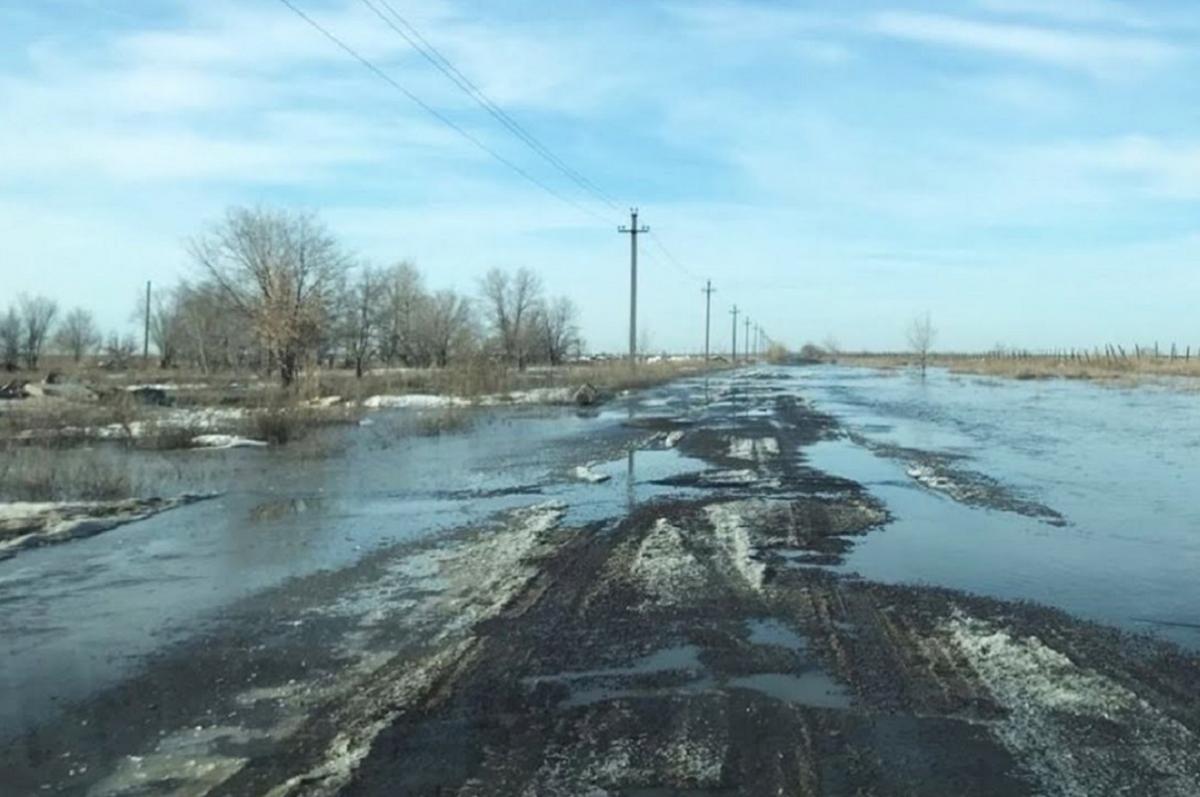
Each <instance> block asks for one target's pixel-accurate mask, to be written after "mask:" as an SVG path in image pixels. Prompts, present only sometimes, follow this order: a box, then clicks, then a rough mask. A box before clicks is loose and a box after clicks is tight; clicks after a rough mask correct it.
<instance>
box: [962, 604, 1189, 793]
mask: <svg viewBox="0 0 1200 797" xmlns="http://www.w3.org/2000/svg"><path fill="white" fill-rule="evenodd" d="M942 630H943V631H944V632H945V633H946V634H947V635H948V636H949V638H950V640H951V642H952V644H953V645H954V646H955V647H956V648H957V649H958V650H959V652H960V653H961V654H962V655H963V657H964V658H965V659H966V660H967V662H968V664H969V665H970V666H971V668H972V669H973V670H974V671H975V672H976V673H977V674H978V676H979V679H980V681H981V682H982V683H983V685H984V686H985V687H987V689H988V691H989V692H990V693H991V694H992V696H993V698H994V699H995V700H996V702H997V703H999V704H1000V706H1001V707H1002V708H1004V709H1005V711H1006V716H1005V717H1004V719H1003V720H1001V721H1000V722H999V723H998V724H997V725H996V726H994V733H995V734H996V736H997V737H998V738H999V740H1000V741H1001V743H1002V744H1004V745H1005V747H1007V748H1008V749H1009V751H1010V752H1012V754H1013V757H1014V759H1015V760H1017V761H1018V762H1021V764H1022V765H1023V766H1024V767H1025V768H1026V769H1028V770H1029V771H1030V772H1031V773H1032V774H1033V775H1034V777H1035V778H1036V779H1037V780H1038V781H1039V782H1040V784H1041V785H1042V787H1043V789H1044V790H1045V791H1046V793H1052V794H1061V795H1068V796H1069V797H1076V796H1078V797H1086V796H1087V795H1093V794H1105V793H1113V792H1114V788H1113V787H1115V786H1117V785H1118V784H1120V783H1121V777H1122V775H1123V773H1124V772H1125V771H1126V770H1127V769H1128V765H1127V764H1126V760H1128V759H1142V760H1143V761H1144V762H1146V766H1147V767H1148V768H1150V769H1153V770H1156V771H1158V772H1160V773H1161V774H1162V781H1161V783H1160V784H1159V785H1160V787H1161V790H1159V791H1156V792H1155V793H1156V794H1164V795H1180V797H1182V796H1183V795H1194V794H1200V779H1197V777H1196V772H1197V769H1196V750H1197V749H1198V747H1197V746H1198V744H1200V740H1197V739H1196V738H1195V736H1194V735H1193V734H1192V732H1191V731H1190V730H1188V728H1187V727H1186V726H1184V725H1182V724H1180V723H1179V722H1177V721H1176V720H1174V719H1172V718H1171V717H1168V716H1167V715H1165V714H1163V713H1162V712H1161V711H1160V710H1158V709H1157V708H1155V707H1154V706H1152V705H1150V704H1149V703H1148V702H1146V701H1145V700H1143V699H1142V698H1141V697H1139V696H1138V695H1137V694H1135V693H1134V692H1132V691H1131V690H1130V689H1129V688H1127V687H1126V686H1124V685H1122V684H1121V683H1118V682H1117V681H1115V680H1113V679H1112V678H1110V677H1108V676H1106V675H1103V674H1102V673H1099V672H1097V671H1095V670H1092V669H1090V668H1088V667H1084V666H1081V665H1079V664H1077V663H1076V662H1074V661H1072V660H1071V659H1070V658H1069V657H1067V656H1065V655H1064V654H1063V653H1061V652H1060V651H1058V650H1055V649H1054V648H1051V647H1049V646H1048V645H1046V644H1045V643H1044V642H1042V640H1040V639H1038V638H1037V637H1034V636H1029V637H1024V638H1018V637H1014V636H1013V635H1012V634H1010V633H1009V632H1008V631H1007V630H1004V629H1002V628H996V627H994V626H992V625H990V624H988V623H986V622H984V621H982V620H979V619H977V618H973V617H968V616H966V615H965V614H963V613H962V612H961V611H956V612H955V614H954V616H953V617H951V618H950V619H949V620H948V621H946V622H944V623H943V625H942ZM1114 720H1117V721H1119V724H1121V725H1127V726H1130V727H1132V728H1134V729H1135V734H1136V736H1135V739H1136V741H1135V742H1134V743H1133V744H1132V745H1130V744H1127V743H1125V742H1121V743H1119V744H1118V743H1114V744H1113V745H1112V746H1111V747H1110V746H1105V745H1086V746H1080V745H1078V744H1073V743H1072V742H1073V741H1074V740H1077V739H1078V738H1079V733H1080V728H1079V726H1078V724H1077V723H1080V722H1084V723H1092V722H1094V723H1097V724H1098V726H1099V727H1101V728H1106V727H1108V726H1109V725H1110V723H1111V722H1112V721H1114ZM1068 750H1073V751H1076V754H1074V755H1070V754H1066V755H1064V754H1063V753H1064V751H1068ZM1115 790H1116V791H1122V792H1124V791H1126V790H1125V789H1115Z"/></svg>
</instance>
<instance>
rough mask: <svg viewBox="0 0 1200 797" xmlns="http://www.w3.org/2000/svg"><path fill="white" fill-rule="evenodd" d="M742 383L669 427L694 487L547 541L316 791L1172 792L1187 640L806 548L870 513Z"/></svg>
mask: <svg viewBox="0 0 1200 797" xmlns="http://www.w3.org/2000/svg"><path fill="white" fill-rule="evenodd" d="M747 392H748V391H747ZM742 398H743V400H744V401H745V402H746V404H747V405H749V406H750V407H757V408H761V407H762V406H764V405H766V406H769V407H771V408H772V409H773V412H772V413H771V414H770V415H764V414H752V413H749V412H746V411H745V410H746V407H745V406H743V407H741V408H740V410H741V411H740V412H739V411H738V408H735V409H734V411H733V412H730V413H726V414H722V415H718V416H717V417H716V418H714V419H709V421H708V422H705V423H699V424H692V425H689V426H688V428H687V432H686V434H685V436H684V437H683V438H682V439H679V440H678V441H677V444H678V446H679V447H680V448H681V449H682V450H683V451H684V452H685V453H686V454H688V455H689V456H692V457H695V458H698V459H702V460H704V461H705V462H706V463H708V465H709V467H710V469H709V470H708V471H703V472H698V473H695V474H685V475H684V476H678V477H673V478H672V480H671V482H672V483H674V484H679V485H686V486H689V487H706V488H707V489H709V490H710V491H711V493H712V496H711V498H703V499H689V500H686V501H682V500H663V501H659V502H656V503H651V504H648V505H643V506H641V507H638V508H637V509H636V510H635V511H633V512H631V513H630V514H629V515H628V516H627V517H625V518H623V519H621V520H620V522H618V523H616V524H615V525H613V526H612V527H611V528H605V529H604V530H603V531H600V532H598V533H594V534H592V535H589V536H586V537H580V538H577V539H576V540H573V541H572V542H571V543H570V544H568V545H564V546H562V547H561V548H559V549H558V550H557V551H555V552H554V554H552V555H551V556H549V557H548V558H547V559H546V560H545V561H544V562H543V564H542V576H541V577H540V578H539V579H538V583H539V584H540V586H539V587H538V588H537V589H536V591H532V590H533V586H532V585H531V587H530V589H531V592H530V594H528V595H527V596H525V597H523V598H522V599H521V601H520V605H521V607H522V610H521V611H520V612H519V613H512V614H508V615H503V616H497V617H495V618H492V619H490V620H487V621H485V622H483V623H481V624H479V625H478V626H477V627H476V632H477V633H478V635H479V638H480V646H479V647H478V648H477V650H478V651H479V655H478V656H477V657H476V658H474V659H473V660H472V663H471V666H470V667H469V668H467V669H466V670H463V671H461V672H460V673H459V674H458V676H457V680H456V683H455V684H454V685H453V687H452V688H449V691H448V692H444V693H442V698H443V699H440V700H439V701H438V702H436V703H434V702H428V701H427V702H424V703H422V704H420V705H419V706H416V707H414V710H412V711H409V712H407V713H405V715H404V716H403V717H402V718H398V719H397V721H396V722H394V723H393V724H392V725H391V726H389V727H388V728H386V729H385V730H383V731H382V732H381V733H380V734H379V736H378V737H377V738H376V739H375V740H374V741H373V742H372V744H371V751H370V753H369V754H368V755H367V756H366V757H365V758H364V759H363V760H362V761H361V763H360V764H359V766H358V768H357V769H356V770H355V771H354V773H353V775H352V777H351V778H350V780H349V781H348V782H347V783H346V784H345V785H344V787H342V788H341V789H340V790H339V791H338V792H337V793H339V794H346V795H375V794H396V793H405V794H460V795H484V794H523V795H578V794H592V795H604V794H634V795H667V794H689V795H706V794H713V795H715V794H778V793H797V794H846V795H850V794H939V795H940V794H980V795H992V794H995V795H1013V794H1037V793H1055V794H1059V793H1061V794H1089V793H1090V794H1096V793H1112V792H1114V791H1119V790H1127V791H1131V792H1136V793H1147V794H1159V793H1161V794H1189V793H1194V790H1195V788H1196V786H1197V784H1198V783H1200V770H1198V769H1197V760H1198V756H1197V752H1196V750H1195V747H1196V746H1195V741H1196V740H1195V729H1196V728H1197V727H1198V726H1200V723H1198V722H1197V720H1198V716H1197V698H1196V695H1197V693H1196V691H1195V690H1194V687H1195V686H1196V685H1197V681H1198V679H1200V674H1198V673H1200V669H1197V666H1196V661H1195V659H1194V658H1192V657H1189V656H1185V655H1183V654H1181V653H1180V652H1179V651H1177V650H1175V649H1174V648H1171V647H1170V646H1168V645H1165V644H1161V643H1155V642H1151V641H1149V640H1133V639H1131V638H1129V637H1126V636H1122V635H1120V634H1117V633H1116V632H1113V631H1110V630H1107V629H1101V628H1099V627H1096V626H1092V625H1089V624H1086V623H1081V622H1078V621H1075V620H1073V619H1071V618H1069V617H1067V616H1066V615H1063V614H1061V613H1059V612H1055V611H1052V610H1048V609H1042V608H1039V607H1035V606H1028V605H1013V604H1004V603H1000V602H996V601H991V600H987V599H983V598H976V597H971V596H966V595H962V594H960V593H954V592H950V591H946V590H938V589H920V588H910V587H896V586H885V585H879V584H871V583H867V582H863V581H860V580H857V579H853V578H847V577H843V576H838V575H835V574H833V573H831V572H829V571H825V570H822V569H820V568H816V567H808V566H803V565H804V564H806V563H812V562H826V563H828V562H835V561H837V560H838V557H839V554H840V553H842V552H844V551H845V550H846V548H847V547H848V546H849V545H852V544H853V543H852V538H853V536H855V535H858V534H863V533H867V532H869V531H871V530H873V529H875V528H878V527H880V526H881V525H884V524H885V523H886V521H887V519H888V517H887V514H886V510H885V509H884V508H883V507H881V506H879V505H878V504H877V503H876V502H875V501H873V499H871V497H870V496H869V495H867V494H866V493H865V492H864V491H863V490H862V488H861V487H860V486H859V485H857V484H855V483H853V482H849V481H847V480H843V479H837V478H833V477H829V476H827V475H825V474H821V473H819V472H816V471H813V470H812V469H811V468H809V467H808V466H807V465H806V463H805V461H804V458H803V452H802V449H803V447H804V446H805V445H808V444H810V443H812V442H815V441H817V440H819V439H823V438H824V437H826V436H828V435H831V434H833V433H835V432H836V429H835V427H834V426H833V424H832V421H831V419H829V418H827V417H825V416H822V415H820V414H818V413H815V412H813V411H811V410H810V409H809V408H807V407H806V406H805V405H804V404H803V403H802V402H798V401H796V400H795V399H793V398H791V397H787V396H780V395H772V394H771V393H769V392H766V391H764V394H763V395H760V396H758V397H757V398H758V400H755V398H754V397H753V393H751V396H750V397H747V396H745V394H743V396H742ZM641 425H646V422H644V421H643V422H641ZM673 428H674V424H673V422H672V421H671V420H669V419H666V420H664V421H662V430H670V429H673ZM747 441H748V442H747ZM764 441H770V442H764ZM739 471H741V472H749V473H751V474H753V479H752V480H751V479H742V478H738V479H731V478H727V476H725V474H729V473H731V472H739ZM714 473H715V474H718V476H717V477H713V475H712V474H714ZM883 533H886V531H885V532H883ZM797 553H799V554H800V556H796V555H795V554H797ZM785 554H786V555H785ZM798 565H800V566H798ZM1038 684H1040V686H1031V685H1038ZM1063 690H1065V692H1066V696H1065V697H1064V694H1063ZM1189 690H1190V691H1189ZM1114 696H1115V697H1114ZM1147 740H1149V741H1147ZM1064 761H1067V762H1071V761H1074V762H1078V763H1076V764H1074V765H1070V764H1063V763H1062V762H1064ZM288 793H293V794H319V793H326V792H324V791H321V790H313V791H310V790H305V789H299V790H296V791H292V792H288Z"/></svg>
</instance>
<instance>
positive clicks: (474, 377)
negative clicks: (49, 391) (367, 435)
mask: <svg viewBox="0 0 1200 797" xmlns="http://www.w3.org/2000/svg"><path fill="white" fill-rule="evenodd" d="M726 367H728V366H727V365H726V364H724V363H723V362H714V363H711V364H709V365H707V366H706V365H705V363H703V362H702V361H700V360H670V361H668V360H664V361H659V362H643V363H639V364H638V365H637V366H636V367H634V368H631V367H630V366H629V364H628V363H626V362H624V361H609V362H597V363H587V364H574V365H568V366H559V367H553V368H552V367H531V368H528V369H526V370H524V371H517V370H516V369H509V368H505V367H504V366H502V365H500V364H498V363H496V362H493V361H491V360H487V359H483V358H480V359H475V360H471V361H467V362H463V363H459V364H456V365H454V366H453V367H449V368H440V369H439V368H397V369H378V370H376V371H374V372H371V373H368V374H367V375H366V376H364V377H363V378H362V379H356V378H355V376H354V374H353V372H351V371H345V370H322V369H310V370H309V371H307V372H306V373H305V374H304V376H303V377H302V379H301V381H300V382H299V384H297V385H296V386H294V387H293V388H292V389H289V390H284V389H282V388H280V387H279V386H278V385H277V384H275V383H274V382H273V381H272V380H270V379H264V378H260V377H258V376H255V375H253V374H241V375H234V374H222V375H218V376H204V375H202V374H197V373H187V372H175V371H172V372H162V371H157V370H147V371H141V370H133V371H126V372H120V373H112V372H108V371H101V370H98V369H90V370H89V369H79V370H77V371H75V372H74V373H72V374H70V378H72V379H77V380H78V381H79V383H80V384H83V385H86V386H88V387H90V388H91V389H92V391H94V393H95V394H96V397H95V398H94V399H66V398H58V397H46V398H39V399H28V400H23V401H8V402H0V441H20V442H21V443H22V444H24V445H30V446H41V447H57V448H72V447H79V446H82V445H88V444H91V443H94V442H96V441H97V440H105V441H107V442H110V443H112V444H122V445H127V446H130V447H135V448H142V449H150V450H160V451H165V450H170V449H176V448H186V447H188V446H189V445H190V444H191V440H192V439H193V438H194V437H195V436H197V435H200V434H206V433H226V434H238V435H244V436H247V437H252V438H255V439H260V440H266V441H267V442H269V443H273V444H276V445H281V444H286V443H290V442H294V441H296V440H300V439H303V438H305V437H307V436H308V435H309V434H310V433H311V432H312V431H313V430H315V429H318V428H321V427H324V426H329V425H334V424H343V423H354V422H356V421H358V420H359V419H360V417H361V409H360V408H359V406H358V405H359V403H360V402H361V401H362V400H363V399H366V398H368V397H370V396H375V395H404V394H413V393H426V394H439V395H449V396H456V397H460V398H467V399H474V398H480V397H484V396H504V395H510V394H514V393H519V392H521V391H526V390H535V389H539V388H540V389H544V388H559V387H575V386H579V385H583V384H591V385H592V386H594V387H595V388H596V389H597V390H598V391H599V392H600V393H601V394H606V393H607V394H611V393H616V392H619V391H622V390H629V389H637V388H645V387H650V386H653V385H658V384H662V383H664V382H667V381H670V380H672V379H677V378H680V377H684V376H690V375H694V374H698V373H702V372H704V371H706V370H716V369H720V368H726ZM38 376H39V375H35V374H25V375H21V376H20V378H23V379H27V380H30V381H33V380H34V378H35V377H38ZM137 384H164V385H172V386H173V389H171V390H169V391H167V394H168V398H169V402H170V404H171V406H170V407H159V406H153V405H147V404H144V403H142V402H141V401H140V400H139V399H138V398H137V397H135V396H134V395H133V394H132V393H130V392H129V391H128V390H126V389H125V388H127V387H129V386H130V385H137ZM85 392H86V391H85ZM335 396H336V397H340V401H338V402H337V403H335V404H332V405H328V406H326V405H319V404H317V403H316V402H318V401H319V400H320V399H322V398H326V397H335ZM205 409H217V410H224V409H229V410H236V411H243V412H244V413H245V416H244V418H231V417H227V416H226V415H221V414H219V413H218V415H217V417H214V416H212V415H208V416H206V415H204V414H203V413H195V416H196V417H195V418H194V419H192V418H191V417H190V415H189V411H192V410H197V411H198V410H205ZM443 415H444V417H443V416H435V417H434V418H433V419H432V420H430V421H429V422H428V424H427V425H428V426H429V428H430V430H432V431H427V432H419V433H427V434H432V433H441V432H444V431H451V430H455V429H459V428H462V426H463V422H462V420H461V418H462V417H465V416H463V415H462V414H461V413H460V414H458V415H454V416H452V415H450V414H443Z"/></svg>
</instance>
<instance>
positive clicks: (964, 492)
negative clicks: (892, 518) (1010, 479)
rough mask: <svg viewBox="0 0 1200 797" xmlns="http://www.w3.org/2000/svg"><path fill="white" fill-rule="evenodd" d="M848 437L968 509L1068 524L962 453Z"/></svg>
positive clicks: (919, 482) (862, 436) (1054, 512)
mask: <svg viewBox="0 0 1200 797" xmlns="http://www.w3.org/2000/svg"><path fill="white" fill-rule="evenodd" d="M847 437H848V439H850V440H851V441H853V442H854V443H855V445H859V446H862V447H863V448H866V449H867V450H869V451H871V452H873V453H874V454H876V455H877V456H881V457H885V458H887V459H891V460H895V461H897V462H900V463H903V464H904V465H905V472H906V473H907V474H908V476H909V478H911V479H913V480H915V481H916V482H917V483H918V484H920V485H921V486H922V487H925V488H926V489H928V490H932V491H933V492H936V493H939V494H942V495H945V496H947V497H949V498H951V499H952V500H955V501H958V502H960V503H963V504H966V505H968V506H976V507H982V508H984V509H993V510H997V511H1000V512H1013V513H1015V514H1018V515H1024V516H1025V517H1030V518H1034V519H1036V520H1040V521H1042V522H1043V523H1046V524H1047V525H1050V526H1066V525H1067V519H1066V518H1065V517H1063V515H1062V514H1061V513H1060V512H1058V511H1056V510H1054V509H1051V508H1050V507H1048V506H1046V505H1045V504H1043V503H1040V502H1039V501H1036V500H1033V499H1031V498H1028V497H1026V496H1024V495H1022V494H1021V493H1020V492H1019V491H1018V490H1016V489H1014V488H1013V487H1012V486H1010V485H1007V484H1005V483H1004V482H1002V481H999V480H998V479H994V478H992V477H991V476H988V475H987V474H985V473H980V472H979V471H977V470H974V469H972V468H970V467H968V466H967V464H966V463H967V462H968V461H969V460H968V459H967V458H966V457H965V456H963V455H961V454H948V453H945V452H940V451H925V450H922V449H917V448H907V447H904V446H897V445H891V444H887V443H881V442H879V441H877V440H872V439H870V438H869V437H866V436H864V435H861V434H855V433H849V434H848V435H847Z"/></svg>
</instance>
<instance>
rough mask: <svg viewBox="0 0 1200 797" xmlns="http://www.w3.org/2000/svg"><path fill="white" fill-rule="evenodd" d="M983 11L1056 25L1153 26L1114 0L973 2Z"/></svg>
mask: <svg viewBox="0 0 1200 797" xmlns="http://www.w3.org/2000/svg"><path fill="white" fill-rule="evenodd" d="M976 5H977V6H978V7H979V8H982V9H984V10H985V11H991V12H993V13H997V14H1009V15H1019V16H1030V17H1042V18H1044V19H1052V20H1056V21H1058V22H1068V23H1079V22H1082V23H1099V24H1113V25H1119V26H1124V27H1129V28H1149V27H1153V26H1154V25H1153V22H1152V21H1151V20H1150V18H1149V17H1147V16H1145V15H1144V14H1142V13H1141V12H1140V11H1138V10H1137V9H1135V8H1133V7H1131V6H1129V5H1127V4H1126V3H1120V2H1116V0H1054V2H1046V0H976Z"/></svg>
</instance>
